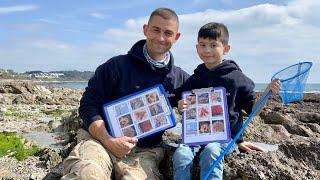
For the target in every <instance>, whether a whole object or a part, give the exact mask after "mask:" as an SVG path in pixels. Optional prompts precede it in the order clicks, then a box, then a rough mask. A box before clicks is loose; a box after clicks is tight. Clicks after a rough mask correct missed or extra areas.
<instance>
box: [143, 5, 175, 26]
mask: <svg viewBox="0 0 320 180" xmlns="http://www.w3.org/2000/svg"><path fill="white" fill-rule="evenodd" d="M154 16H160V17H162V18H163V19H166V20H170V19H173V20H175V21H177V24H178V25H179V18H178V15H177V14H176V12H174V11H173V10H172V9H169V8H158V9H156V10H154V11H153V12H152V13H151V15H150V18H149V21H148V23H149V22H150V21H151V19H152V18H153V17H154Z"/></svg>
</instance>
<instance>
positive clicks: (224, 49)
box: [223, 44, 231, 54]
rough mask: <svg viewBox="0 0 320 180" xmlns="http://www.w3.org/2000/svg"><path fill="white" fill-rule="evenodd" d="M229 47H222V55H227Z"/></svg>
mask: <svg viewBox="0 0 320 180" xmlns="http://www.w3.org/2000/svg"><path fill="white" fill-rule="evenodd" d="M230 48H231V47H230V45H229V44H228V45H225V46H223V54H228V52H229V51H230Z"/></svg>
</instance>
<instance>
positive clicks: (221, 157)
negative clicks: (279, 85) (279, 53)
mask: <svg viewBox="0 0 320 180" xmlns="http://www.w3.org/2000/svg"><path fill="white" fill-rule="evenodd" d="M271 95H272V92H271V91H269V92H268V93H267V94H266V95H265V96H264V97H263V98H262V100H261V101H260V102H259V104H258V105H257V107H256V108H255V109H254V111H253V112H252V113H251V114H250V116H249V117H248V119H247V120H246V122H245V123H244V124H243V126H242V127H241V129H240V130H239V132H238V133H237V135H236V136H235V137H234V138H233V139H232V141H231V142H230V143H229V144H228V146H227V147H226V149H225V150H224V151H223V152H222V153H221V154H220V155H219V157H218V158H217V160H216V161H215V162H214V163H213V164H212V165H211V166H210V169H209V171H208V172H207V173H206V174H205V175H204V176H203V179H204V180H207V179H208V178H209V176H210V174H211V172H212V171H213V170H214V168H215V167H216V166H217V165H218V163H219V162H220V161H221V160H222V159H223V158H224V156H225V155H226V154H227V153H228V152H229V151H230V149H231V148H232V147H233V146H234V144H235V143H236V142H237V140H238V139H239V137H240V135H241V134H242V133H243V131H244V130H245V129H246V128H247V126H248V125H249V123H250V122H251V121H252V120H253V117H254V116H255V115H256V114H257V113H258V112H259V110H260V109H261V108H262V106H263V104H264V103H265V102H266V101H267V100H268V98H269V97H270V96H271Z"/></svg>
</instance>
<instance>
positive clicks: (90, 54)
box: [0, 0, 320, 83]
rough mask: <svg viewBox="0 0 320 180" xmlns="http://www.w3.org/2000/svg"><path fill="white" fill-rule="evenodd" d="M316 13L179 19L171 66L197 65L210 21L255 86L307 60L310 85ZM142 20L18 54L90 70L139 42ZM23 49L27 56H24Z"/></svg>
mask: <svg viewBox="0 0 320 180" xmlns="http://www.w3.org/2000/svg"><path fill="white" fill-rule="evenodd" d="M319 11H320V1H318V0H309V1H303V0H295V1H290V2H289V3H288V4H287V5H273V4H261V5H256V6H251V7H248V8H243V9H239V10H229V11H226V10H206V11H204V12H198V13H192V14H180V15H179V17H180V31H181V32H182V36H181V38H180V39H179V41H178V42H177V43H176V45H174V46H173V48H172V51H173V54H174V56H175V62H176V64H177V65H179V66H181V67H182V68H183V69H185V70H187V71H188V72H189V73H192V72H193V69H194V68H195V67H196V66H197V65H198V64H199V63H201V60H200V59H199V58H198V55H197V54H196V50H195V44H196V40H197V32H198V29H199V28H200V27H201V26H202V25H204V24H205V23H208V22H211V21H216V22H223V23H225V24H226V25H227V26H228V28H229V32H230V44H231V46H232V49H231V52H230V54H229V55H227V58H230V59H234V60H235V61H236V62H237V63H238V64H239V65H240V67H242V69H243V71H244V73H245V74H247V75H248V76H249V77H250V78H252V79H253V80H254V81H255V82H268V81H269V80H270V78H271V76H272V74H273V73H275V72H276V71H277V70H279V69H281V68H284V67H286V66H289V65H291V64H294V63H297V62H299V61H312V62H314V67H313V68H312V71H311V73H310V78H309V82H318V83H319V78H318V77H320V67H319V65H320V64H319V62H320V58H319V47H320V41H319V39H320V16H319V15H318V14H319ZM147 19H148V17H142V18H135V19H128V20H127V21H126V22H125V23H124V24H123V25H122V26H119V27H118V28H112V29H106V30H105V31H104V33H103V34H101V35H100V39H98V40H96V41H93V42H91V43H88V44H86V45H79V44H77V45H71V44H66V43H63V42H60V41H48V40H43V41H39V40H38V41H35V42H34V43H31V44H32V46H31V47H32V48H33V49H32V48H31V47H29V46H30V44H28V45H25V47H21V48H20V49H19V53H20V56H22V55H23V57H28V58H29V59H34V61H37V62H39V63H40V62H42V61H41V60H43V59H45V60H47V61H48V62H50V63H51V65H52V67H57V68H58V67H60V69H63V68H64V67H68V68H71V67H75V69H87V70H88V69H89V70H94V69H95V68H96V67H97V66H98V65H99V64H101V63H103V62H104V61H105V60H106V59H109V58H111V57H112V56H115V55H119V54H125V53H126V52H127V51H128V50H129V49H130V48H131V46H132V45H133V44H134V43H135V42H136V41H137V40H139V39H142V38H144V36H143V31H142V26H143V24H144V23H146V22H147ZM3 47H6V46H5V45H3ZM26 47H28V48H26ZM23 48H25V49H26V50H28V51H30V52H32V53H30V52H29V53H28V52H24V53H23V52H22V49H23ZM1 49H2V50H3V51H2V52H1ZM4 49H6V48H4ZM4 49H3V48H2V47H1V48H0V57H9V58H10V59H14V58H13V57H16V58H18V57H17V56H18V55H19V53H16V52H11V54H10V55H11V57H10V56H9V55H8V52H4V51H5V50H4ZM40 51H41V52H40ZM35 52H36V53H35ZM62 59H63V60H62ZM47 61H46V62H47ZM59 64H61V65H59ZM65 64H69V65H68V66H66V65H65ZM49 67H50V66H49Z"/></svg>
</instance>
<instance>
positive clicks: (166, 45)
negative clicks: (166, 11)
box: [143, 15, 180, 60]
mask: <svg viewBox="0 0 320 180" xmlns="http://www.w3.org/2000/svg"><path fill="white" fill-rule="evenodd" d="M143 32H144V35H145V36H146V39H147V48H148V53H149V55H150V56H151V57H152V58H153V59H154V60H160V59H163V58H164V55H165V53H166V52H168V51H169V50H170V48H171V46H172V44H173V43H175V42H176V41H177V40H178V39H179V37H180V33H179V32H178V22H177V21H175V20H173V19H169V20H166V19H163V18H162V17H160V16H157V15H156V16H153V17H152V19H151V20H150V21H149V23H148V25H144V26H143Z"/></svg>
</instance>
